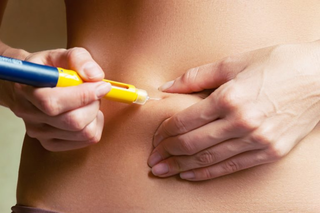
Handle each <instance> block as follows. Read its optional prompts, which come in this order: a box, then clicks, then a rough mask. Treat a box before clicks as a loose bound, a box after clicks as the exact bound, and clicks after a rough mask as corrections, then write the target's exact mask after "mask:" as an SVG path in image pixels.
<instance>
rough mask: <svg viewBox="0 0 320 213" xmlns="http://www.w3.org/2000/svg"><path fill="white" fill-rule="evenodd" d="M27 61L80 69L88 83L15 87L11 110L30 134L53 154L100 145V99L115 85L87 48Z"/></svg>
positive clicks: (31, 57)
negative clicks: (61, 86)
mask: <svg viewBox="0 0 320 213" xmlns="http://www.w3.org/2000/svg"><path fill="white" fill-rule="evenodd" d="M26 60H28V61H31V62H34V63H38V64H46V65H51V66H57V67H63V68H66V69H72V70H76V71H77V72H78V73H79V75H80V76H81V77H82V78H83V79H84V80H85V81H88V82H91V83H84V84H81V85H79V86H73V87H63V88H58V87H56V88H34V87H31V86H26V85H21V84H15V86H14V87H13V101H12V102H11V104H10V105H9V107H10V109H11V110H12V111H13V112H14V113H15V114H16V115H17V116H18V117H21V118H22V119H23V120H24V123H25V126H26V131H27V134H28V135H29V136H30V137H32V138H36V139H38V140H39V141H40V143H41V144H42V146H43V147H44V148H45V149H47V150H49V151H66V150H71V149H78V148H82V147H85V146H88V145H90V144H93V143H97V142H98V141H99V140H100V138H101V134H102V129H103V124H104V117H103V114H102V112H101V111H100V110H99V108H100V98H101V97H103V96H104V95H105V94H106V93H108V92H109V90H110V88H111V86H110V84H108V83H105V82H103V81H101V80H102V79H103V78H104V72H103V71H102V69H101V68H100V66H99V65H98V64H97V63H96V62H95V61H94V60H93V59H92V57H91V56H90V54H89V53H88V52H87V51H86V50H85V49H83V48H72V49H69V50H64V49H58V50H51V51H43V52H38V53H34V54H30V55H29V56H28V57H27V58H26Z"/></svg>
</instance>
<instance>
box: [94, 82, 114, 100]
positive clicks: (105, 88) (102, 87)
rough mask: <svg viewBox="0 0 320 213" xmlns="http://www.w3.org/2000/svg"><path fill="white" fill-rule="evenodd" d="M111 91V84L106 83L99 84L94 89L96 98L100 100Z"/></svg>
mask: <svg viewBox="0 0 320 213" xmlns="http://www.w3.org/2000/svg"><path fill="white" fill-rule="evenodd" d="M110 89H111V84H110V83H106V82H101V83H100V84H99V86H97V88H96V95H97V98H98V99H100V98H102V97H103V96H105V95H106V94H107V93H108V92H109V91H110Z"/></svg>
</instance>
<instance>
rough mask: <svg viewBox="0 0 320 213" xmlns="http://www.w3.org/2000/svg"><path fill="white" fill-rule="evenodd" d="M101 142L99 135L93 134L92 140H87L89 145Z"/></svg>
mask: <svg viewBox="0 0 320 213" xmlns="http://www.w3.org/2000/svg"><path fill="white" fill-rule="evenodd" d="M100 140H101V134H95V135H94V136H93V138H91V139H90V140H89V144H96V143H98V142H99V141H100Z"/></svg>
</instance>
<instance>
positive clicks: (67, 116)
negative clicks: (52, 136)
mask: <svg viewBox="0 0 320 213" xmlns="http://www.w3.org/2000/svg"><path fill="white" fill-rule="evenodd" d="M99 108H100V101H94V102H92V103H90V104H88V105H86V106H84V107H81V108H78V109H76V110H72V111H69V112H66V113H63V114H61V115H58V116H55V117H50V116H46V115H43V117H44V118H43V119H40V120H41V121H42V122H43V123H46V124H48V125H50V126H53V127H55V128H58V129H62V130H66V131H81V130H83V129H84V128H85V127H86V126H87V125H88V124H89V123H91V122H92V121H93V120H94V119H95V118H96V117H97V115H98V113H99Z"/></svg>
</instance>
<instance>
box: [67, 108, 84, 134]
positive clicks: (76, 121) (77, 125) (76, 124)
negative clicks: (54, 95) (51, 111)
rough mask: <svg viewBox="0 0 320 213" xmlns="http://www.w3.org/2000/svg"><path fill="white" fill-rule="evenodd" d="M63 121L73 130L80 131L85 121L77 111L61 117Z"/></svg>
mask: <svg viewBox="0 0 320 213" xmlns="http://www.w3.org/2000/svg"><path fill="white" fill-rule="evenodd" d="M63 122H64V124H65V125H66V126H68V127H69V128H70V129H71V130H74V131H81V130H83V129H84V128H85V127H86V123H85V122H84V119H83V118H82V116H81V115H80V114H79V113H72V112H70V113H68V114H67V115H66V116H65V118H64V119H63Z"/></svg>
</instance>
